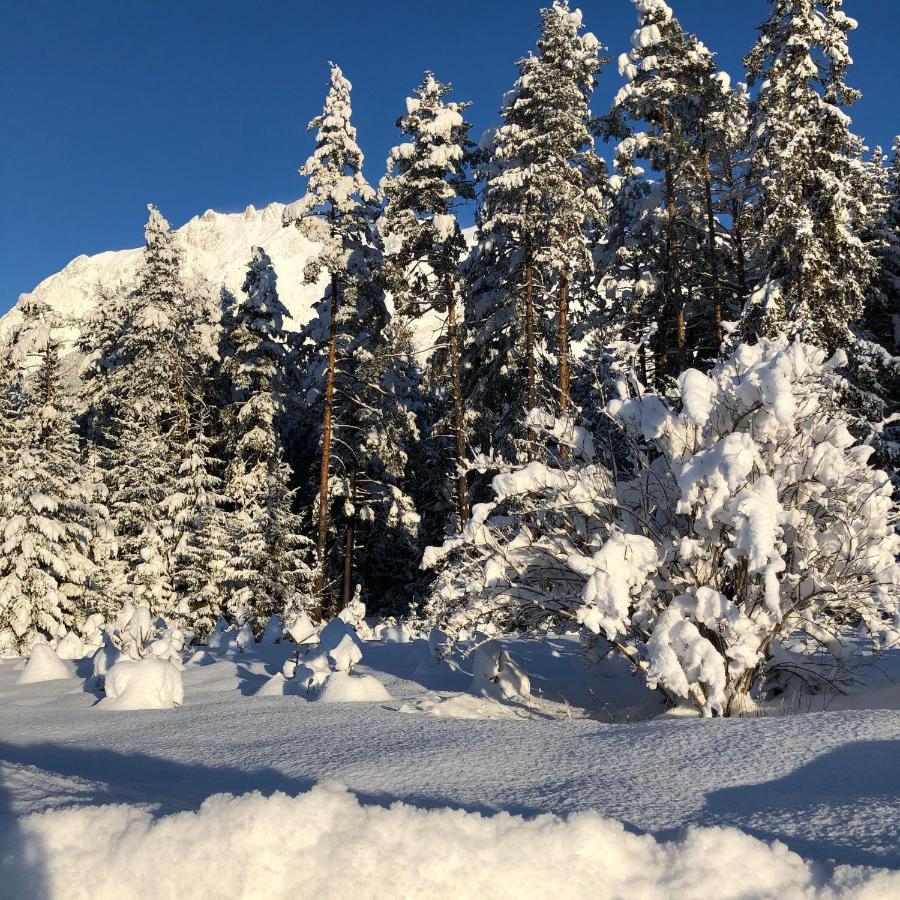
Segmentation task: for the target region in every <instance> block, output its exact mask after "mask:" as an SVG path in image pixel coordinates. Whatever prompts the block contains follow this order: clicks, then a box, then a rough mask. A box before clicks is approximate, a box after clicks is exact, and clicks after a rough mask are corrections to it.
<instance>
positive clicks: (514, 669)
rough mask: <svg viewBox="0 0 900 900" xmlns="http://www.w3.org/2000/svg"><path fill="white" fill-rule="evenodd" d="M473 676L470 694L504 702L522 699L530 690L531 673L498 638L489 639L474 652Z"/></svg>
mask: <svg viewBox="0 0 900 900" xmlns="http://www.w3.org/2000/svg"><path fill="white" fill-rule="evenodd" d="M472 676H473V677H472V684H471V685H470V686H469V693H470V694H476V695H477V696H479V697H488V698H489V699H491V700H498V701H501V702H503V701H509V700H521V699H524V698H527V697H528V696H529V694H530V693H531V682H530V681H529V679H528V676H527V675H526V674H525V672H523V671H522V669H520V668H519V666H517V665H516V663H515V662H514V661H513V658H512V657H511V656H510V655H509V652H508V651H507V650H505V649H504V648H503V647H502V646H501V645H500V644H499V643H497V642H496V641H488V642H487V643H486V644H482V645H481V646H480V647H479V648H478V649H477V650H476V651H475V653H474V656H473V659H472Z"/></svg>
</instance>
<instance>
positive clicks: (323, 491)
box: [314, 274, 339, 615]
mask: <svg viewBox="0 0 900 900" xmlns="http://www.w3.org/2000/svg"><path fill="white" fill-rule="evenodd" d="M338 302H339V301H338V278H337V275H335V274H332V276H331V323H330V328H329V339H328V371H327V373H326V376H325V409H324V413H323V417H322V464H321V468H320V470H319V533H318V537H317V539H316V578H315V583H314V586H315V591H316V596H317V597H318V601H319V613H320V615H321V614H324V613H325V606H326V604H325V598H324V597H323V593H324V591H325V568H326V557H325V547H326V544H327V542H328V475H329V471H330V468H331V440H332V430H333V416H334V369H335V358H336V356H337V315H338Z"/></svg>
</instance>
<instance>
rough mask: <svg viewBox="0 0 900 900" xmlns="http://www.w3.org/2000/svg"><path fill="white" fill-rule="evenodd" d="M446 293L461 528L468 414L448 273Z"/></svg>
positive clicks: (466, 499)
mask: <svg viewBox="0 0 900 900" xmlns="http://www.w3.org/2000/svg"><path fill="white" fill-rule="evenodd" d="M444 277H445V281H444V289H445V291H446V293H447V343H448V344H449V353H450V393H451V395H452V397H453V436H454V438H455V440H456V465H457V475H456V504H457V508H458V510H459V527H460V528H462V527H463V526H464V525H465V524H466V522H468V521H469V477H468V475H466V473H465V472H464V471H463V467H464V466H465V461H466V414H465V407H464V405H463V391H462V374H461V372H460V359H459V325H458V324H457V321H456V292H455V291H454V289H453V280H452V278H451V277H450V275H449V273H448V274H447V275H445V276H444Z"/></svg>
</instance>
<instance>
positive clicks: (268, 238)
mask: <svg viewBox="0 0 900 900" xmlns="http://www.w3.org/2000/svg"><path fill="white" fill-rule="evenodd" d="M283 210H284V204H283V203H270V204H268V205H267V206H264V207H262V208H261V209H257V208H256V207H254V206H252V205H250V206H248V207H247V208H246V209H245V210H244V211H243V212H237V213H219V212H216V211H215V210H211V209H208V210H206V212H204V213H203V214H202V215H199V216H194V218H192V219H190V220H189V221H188V222H186V223H185V224H184V225H182V226H181V228H179V229H177V231H176V238H177V240H178V242H179V244H180V245H181V247H182V250H183V251H184V275H185V281H186V283H187V285H188V287H189V288H194V289H198V290H204V291H214V292H218V291H219V290H220V288H222V287H225V288H227V289H228V290H230V291H231V292H233V293H235V294H237V293H239V292H240V290H241V285H242V284H243V280H244V273H245V271H246V266H247V263H248V261H249V260H250V256H251V248H252V247H254V246H261V247H264V248H265V250H266V252H267V253H268V254H269V256H270V257H271V258H272V262H273V264H274V265H275V270H276V272H277V273H278V290H279V294H280V296H281V299H282V301H283V302H284V303H285V305H286V306H287V308H288V309H289V310H290V311H291V314H292V316H293V318H294V323H293V326H294V327H298V326H299V325H300V324H302V323H304V322H306V321H307V320H308V318H309V316H310V311H311V306H312V304H313V302H315V300H316V299H317V298H318V297H319V296H321V285H307V284H304V282H303V269H304V266H305V265H306V263H307V262H308V261H309V259H310V258H311V257H312V256H313V255H314V254H315V253H316V245H315V244H313V243H312V242H310V241H309V240H307V239H306V238H305V237H303V235H301V234H300V232H299V231H298V230H297V229H296V228H285V227H283V226H282V224H281V221H282V219H281V217H282V211H283ZM140 260H141V250H140V249H139V248H137V249H128V250H112V251H106V252H104V253H97V254H94V255H91V256H86V255H83V254H82V255H81V256H76V257H75V259H73V260H72V261H71V262H70V263H68V264H67V265H66V266H65V267H64V268H63V269H61V270H60V271H59V272H57V273H56V274H54V275H51V276H49V277H48V278H45V279H44V280H43V281H42V282H41V283H40V284H38V285H37V287H35V288H34V290H33V291H32V292H31V294H32V295H33V296H34V297H36V298H37V299H39V300H41V301H43V302H44V303H47V304H48V305H49V306H50V307H51V308H52V309H53V310H55V311H56V312H57V313H58V314H59V315H60V316H61V317H62V318H64V319H66V320H70V321H71V322H72V323H73V324H74V325H77V323H78V322H79V321H80V320H83V319H85V318H86V317H87V316H89V315H90V314H91V313H92V312H93V310H94V309H95V308H96V305H97V303H98V301H99V300H101V299H102V298H103V297H104V296H108V295H110V294H114V293H117V292H120V291H122V290H129V289H130V288H131V287H132V286H133V284H134V281H135V276H136V274H137V270H138V266H139V265H140ZM26 296H28V295H26V294H23V295H21V296H20V298H19V302H18V303H17V304H16V306H15V307H13V309H11V310H10V311H9V312H8V313H7V314H6V315H5V316H3V317H2V318H0V336H2V335H3V334H5V333H8V332H9V331H10V330H11V329H12V328H14V327H15V325H16V324H17V323H18V322H19V321H21V315H22V314H21V311H20V307H21V305H22V302H23V298H24V297H26Z"/></svg>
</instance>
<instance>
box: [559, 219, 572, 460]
mask: <svg viewBox="0 0 900 900" xmlns="http://www.w3.org/2000/svg"><path fill="white" fill-rule="evenodd" d="M562 239H563V244H565V242H566V240H567V239H568V232H566V231H563V234H562ZM569 277H570V275H569V270H568V268H567V267H566V266H563V267H562V268H561V269H560V272H559V416H560V418H561V419H565V418H566V417H567V416H568V415H569ZM569 452H570V448H569V445H568V444H566V443H562V444H560V446H559V457H560V459H568V458H569Z"/></svg>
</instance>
